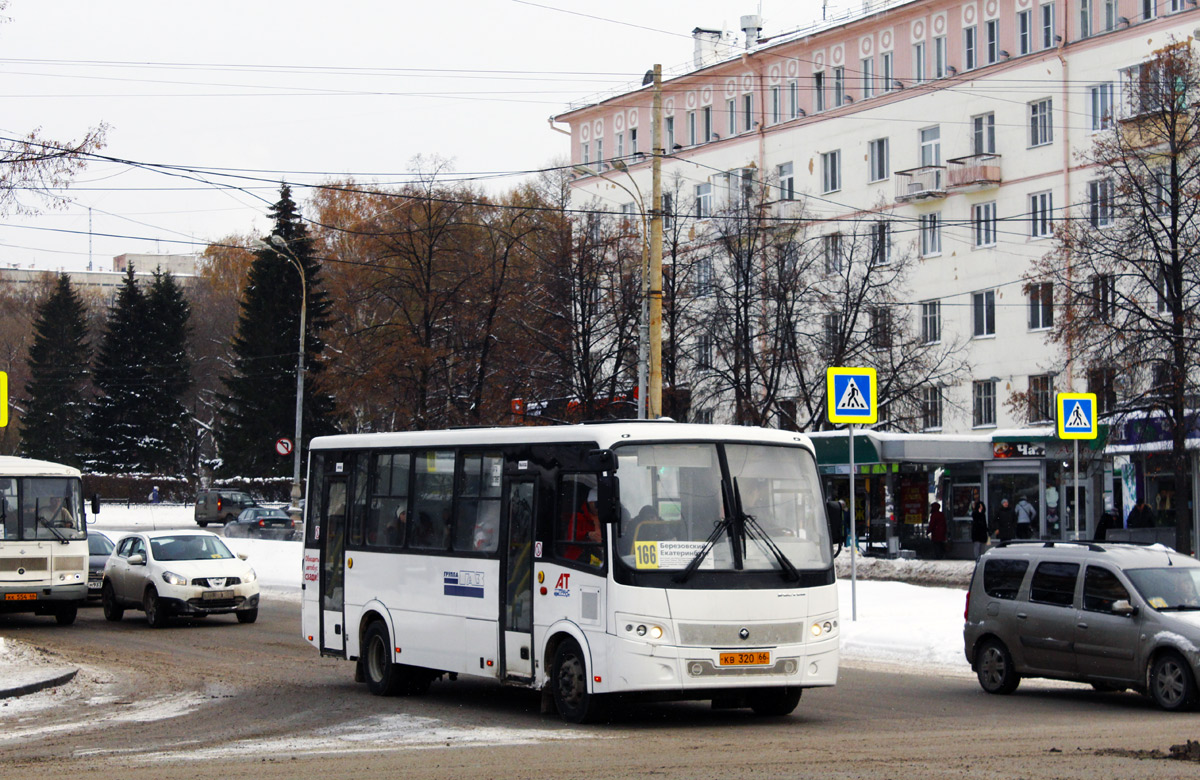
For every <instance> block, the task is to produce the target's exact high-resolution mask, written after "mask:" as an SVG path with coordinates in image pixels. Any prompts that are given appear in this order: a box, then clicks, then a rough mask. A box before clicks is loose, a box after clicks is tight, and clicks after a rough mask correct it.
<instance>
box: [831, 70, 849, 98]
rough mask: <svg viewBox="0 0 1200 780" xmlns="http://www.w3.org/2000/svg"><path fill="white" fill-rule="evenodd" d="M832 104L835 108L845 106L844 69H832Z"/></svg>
mask: <svg viewBox="0 0 1200 780" xmlns="http://www.w3.org/2000/svg"><path fill="white" fill-rule="evenodd" d="M833 104H834V105H835V106H844V105H846V69H845V68H834V69H833Z"/></svg>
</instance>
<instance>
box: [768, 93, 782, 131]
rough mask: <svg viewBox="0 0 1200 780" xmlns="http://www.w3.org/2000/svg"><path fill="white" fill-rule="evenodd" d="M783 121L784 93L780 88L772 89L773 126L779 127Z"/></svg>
mask: <svg viewBox="0 0 1200 780" xmlns="http://www.w3.org/2000/svg"><path fill="white" fill-rule="evenodd" d="M782 121H783V91H782V90H781V89H780V88H779V87H771V124H773V125H777V124H779V123H780V122H782Z"/></svg>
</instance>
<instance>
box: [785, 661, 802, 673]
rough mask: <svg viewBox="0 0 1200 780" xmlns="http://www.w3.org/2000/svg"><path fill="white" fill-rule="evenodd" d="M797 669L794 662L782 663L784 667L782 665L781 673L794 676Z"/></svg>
mask: <svg viewBox="0 0 1200 780" xmlns="http://www.w3.org/2000/svg"><path fill="white" fill-rule="evenodd" d="M798 668H799V667H797V665H796V662H795V661H787V662H785V663H784V665H783V673H784V674H795V673H796V670H797V669H798Z"/></svg>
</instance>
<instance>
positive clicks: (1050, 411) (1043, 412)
mask: <svg viewBox="0 0 1200 780" xmlns="http://www.w3.org/2000/svg"><path fill="white" fill-rule="evenodd" d="M1053 419H1054V375H1053V374H1039V375H1036V376H1031V377H1029V422H1031V423H1035V422H1045V421H1046V420H1053Z"/></svg>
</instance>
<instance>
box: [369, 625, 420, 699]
mask: <svg viewBox="0 0 1200 780" xmlns="http://www.w3.org/2000/svg"><path fill="white" fill-rule="evenodd" d="M362 671H363V677H364V678H365V680H366V683H367V690H369V691H370V692H371V693H372V694H374V695H376V696H420V695H421V694H423V693H426V692H427V691H428V690H429V684H430V683H431V682H433V678H434V676H435V675H434V673H432V672H430V671H429V670H428V669H422V668H419V667H416V666H409V665H407V664H398V663H394V662H393V661H392V640H391V637H389V636H388V630H387V626H386V625H385V624H384V622H383V621H382V620H376V621H375V622H374V623H372V624H371V625H369V626H367V631H366V633H365V634H364V635H363V654H362Z"/></svg>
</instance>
